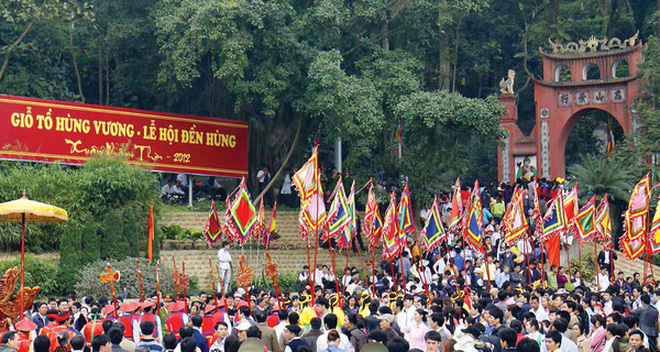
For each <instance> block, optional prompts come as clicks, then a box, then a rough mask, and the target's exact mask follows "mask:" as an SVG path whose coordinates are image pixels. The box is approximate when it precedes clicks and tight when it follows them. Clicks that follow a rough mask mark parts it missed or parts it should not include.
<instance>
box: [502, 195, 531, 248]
mask: <svg viewBox="0 0 660 352" xmlns="http://www.w3.org/2000/svg"><path fill="white" fill-rule="evenodd" d="M523 197H524V194H523V189H522V188H520V187H519V188H516V190H515V191H514V193H513V198H512V199H511V202H510V203H509V204H511V207H510V208H509V209H508V211H507V213H506V214H504V217H503V218H502V225H503V227H505V228H504V240H505V241H506V242H507V243H513V242H514V241H515V240H517V239H518V238H519V237H520V236H522V234H524V233H525V232H527V229H528V228H529V223H527V217H526V216H525V208H524V206H523V202H524V199H523Z"/></svg>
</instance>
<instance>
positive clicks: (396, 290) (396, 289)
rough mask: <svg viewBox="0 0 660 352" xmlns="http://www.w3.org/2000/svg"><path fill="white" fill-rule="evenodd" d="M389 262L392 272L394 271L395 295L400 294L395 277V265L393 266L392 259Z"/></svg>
mask: <svg viewBox="0 0 660 352" xmlns="http://www.w3.org/2000/svg"><path fill="white" fill-rule="evenodd" d="M389 262H390V271H392V285H394V293H396V294H399V289H398V288H397V284H396V277H395V276H394V264H392V258H390V260H389Z"/></svg>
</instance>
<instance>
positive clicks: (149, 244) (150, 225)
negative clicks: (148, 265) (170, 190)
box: [147, 205, 154, 262]
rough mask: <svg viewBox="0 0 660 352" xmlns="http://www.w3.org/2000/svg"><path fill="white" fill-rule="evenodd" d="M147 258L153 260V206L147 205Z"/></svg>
mask: <svg viewBox="0 0 660 352" xmlns="http://www.w3.org/2000/svg"><path fill="white" fill-rule="evenodd" d="M147 234H148V236H149V237H148V239H147V241H148V242H147V259H148V260H149V261H150V262H153V261H154V206H153V205H152V206H150V207H149V221H147Z"/></svg>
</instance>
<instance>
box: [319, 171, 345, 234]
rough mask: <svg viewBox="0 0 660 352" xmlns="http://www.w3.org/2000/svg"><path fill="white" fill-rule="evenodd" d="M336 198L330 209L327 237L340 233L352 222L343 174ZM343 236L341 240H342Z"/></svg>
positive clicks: (338, 184) (336, 187)
mask: <svg viewBox="0 0 660 352" xmlns="http://www.w3.org/2000/svg"><path fill="white" fill-rule="evenodd" d="M333 193H334V198H333V199H332V204H331V205H330V210H329V211H328V222H327V223H326V224H327V225H326V231H325V236H324V238H325V239H329V238H331V237H335V236H337V235H339V234H340V233H341V232H342V231H343V230H344V229H345V228H346V226H348V225H349V224H350V222H351V214H350V211H349V209H348V203H347V202H346V193H344V183H343V182H342V178H341V175H339V180H337V184H336V185H335V190H334V192H333ZM341 240H342V239H341V238H340V239H339V241H340V242H341Z"/></svg>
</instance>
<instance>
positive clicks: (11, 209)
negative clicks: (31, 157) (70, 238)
mask: <svg viewBox="0 0 660 352" xmlns="http://www.w3.org/2000/svg"><path fill="white" fill-rule="evenodd" d="M67 220H68V217H67V214H66V210H64V209H62V208H58V207H55V206H52V205H50V204H46V203H41V202H35V201H33V200H29V199H28V198H27V197H26V196H25V190H23V197H21V198H20V199H17V200H12V201H10V202H5V203H0V221H2V222H20V223H21V290H23V286H24V278H25V271H24V270H25V268H24V265H25V223H26V222H32V223H34V222H52V223H63V222H67ZM24 308H25V307H23V295H21V318H22V317H23V311H24Z"/></svg>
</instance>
